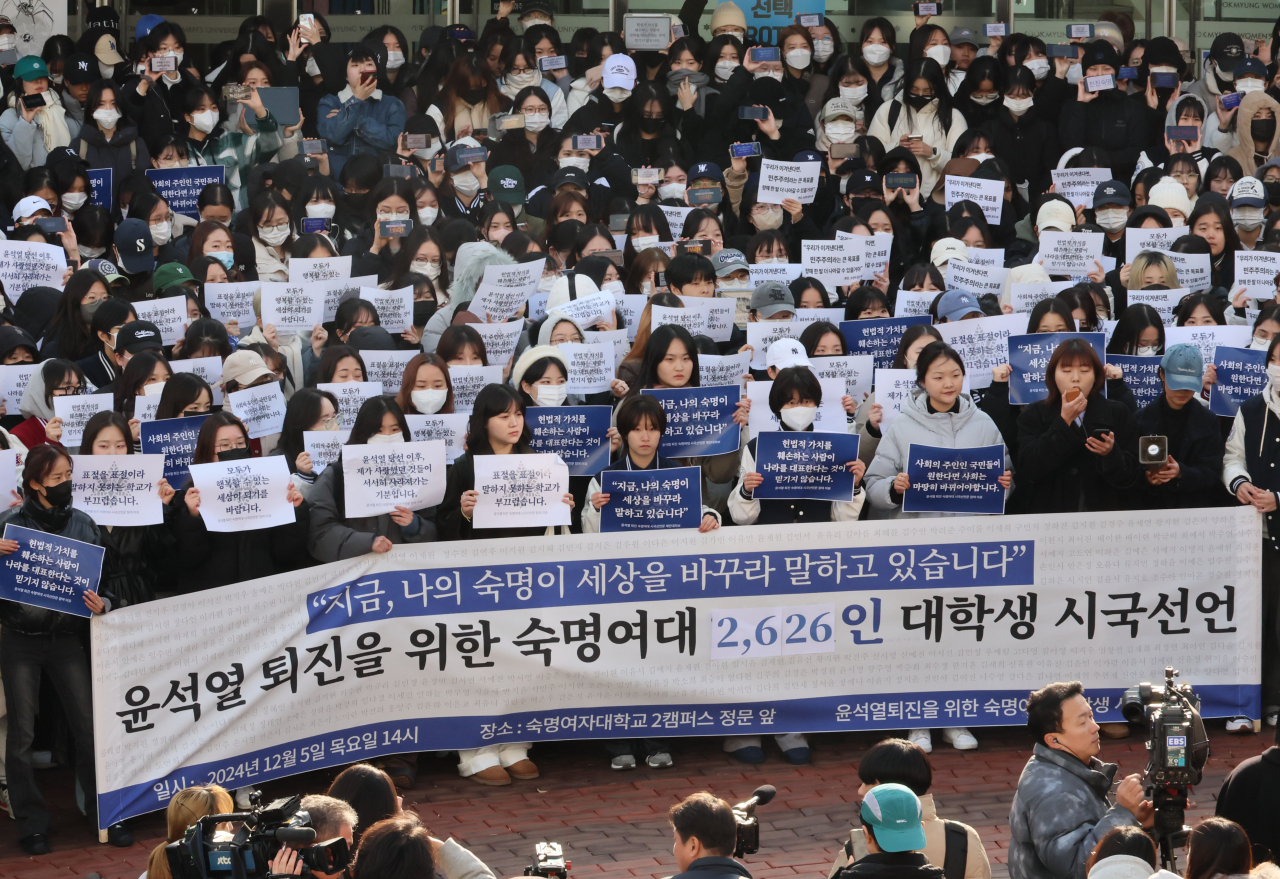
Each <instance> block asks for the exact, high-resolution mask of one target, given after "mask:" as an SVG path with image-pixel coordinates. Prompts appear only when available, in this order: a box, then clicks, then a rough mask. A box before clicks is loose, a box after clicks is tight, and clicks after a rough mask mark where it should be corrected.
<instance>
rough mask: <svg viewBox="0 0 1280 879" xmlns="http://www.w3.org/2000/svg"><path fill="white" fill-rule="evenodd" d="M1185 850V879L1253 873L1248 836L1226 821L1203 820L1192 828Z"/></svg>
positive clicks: (1204, 878)
mask: <svg viewBox="0 0 1280 879" xmlns="http://www.w3.org/2000/svg"><path fill="white" fill-rule="evenodd" d="M1187 848H1188V852H1187V869H1186V872H1185V875H1186V877H1187V879H1211V877H1213V876H1220V875H1225V876H1230V875H1233V874H1237V873H1248V872H1249V871H1250V870H1252V869H1253V851H1252V849H1251V848H1250V846H1249V835H1248V834H1247V833H1245V831H1244V828H1243V827H1241V826H1240V825H1239V824H1237V823H1236V822H1234V821H1229V820H1228V819H1226V818H1218V817H1213V818H1206V819H1204V820H1203V821H1201V822H1200V823H1199V824H1197V825H1196V826H1195V827H1192V828H1191V836H1190V837H1188V839H1187Z"/></svg>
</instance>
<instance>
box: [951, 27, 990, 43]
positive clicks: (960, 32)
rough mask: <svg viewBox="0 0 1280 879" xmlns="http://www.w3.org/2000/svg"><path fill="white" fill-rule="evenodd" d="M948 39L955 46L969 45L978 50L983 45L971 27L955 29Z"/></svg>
mask: <svg viewBox="0 0 1280 879" xmlns="http://www.w3.org/2000/svg"><path fill="white" fill-rule="evenodd" d="M948 39H949V40H950V42H951V45H953V46H958V45H960V44H961V43H968V44H969V45H970V46H973V47H974V48H977V47H979V46H981V45H982V44H981V43H979V42H978V32H977V31H975V30H974V29H973V28H971V27H953V28H952V29H951V35H950V37H948Z"/></svg>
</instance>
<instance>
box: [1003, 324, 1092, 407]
mask: <svg viewBox="0 0 1280 879" xmlns="http://www.w3.org/2000/svg"><path fill="white" fill-rule="evenodd" d="M1067 339H1084V340H1085V341H1086V342H1088V343H1089V344H1090V345H1092V346H1093V350H1094V352H1095V353H1096V354H1097V355H1098V362H1099V363H1106V362H1107V339H1106V334H1105V333H1032V334H1031V335H1028V336H1010V337H1009V404H1010V405H1011V406H1026V405H1029V404H1031V403H1036V402H1038V401H1040V400H1043V399H1045V398H1046V397H1048V396H1049V387H1048V386H1047V385H1046V384H1045V380H1044V373H1045V370H1046V369H1047V368H1048V367H1049V360H1050V358H1052V357H1053V352H1054V351H1056V350H1058V346H1059V345H1061V344H1062V343H1063V342H1065V341H1067ZM1103 395H1104V396H1105V395H1106V385H1105V384H1104V385H1103Z"/></svg>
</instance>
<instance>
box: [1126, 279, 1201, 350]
mask: <svg viewBox="0 0 1280 879" xmlns="http://www.w3.org/2000/svg"><path fill="white" fill-rule="evenodd" d="M1186 295H1187V291H1186V290H1185V289H1177V290H1130V291H1129V304H1130V305H1137V304H1139V303H1142V304H1143V305H1150V306H1151V307H1152V308H1154V309H1155V310H1156V313H1158V314H1159V315H1160V320H1161V321H1163V322H1164V325H1165V326H1166V327H1171V326H1173V310H1174V309H1175V308H1177V307H1178V303H1179V302H1181V301H1182V297H1183V296H1186ZM1166 350H1168V349H1167V348H1166Z"/></svg>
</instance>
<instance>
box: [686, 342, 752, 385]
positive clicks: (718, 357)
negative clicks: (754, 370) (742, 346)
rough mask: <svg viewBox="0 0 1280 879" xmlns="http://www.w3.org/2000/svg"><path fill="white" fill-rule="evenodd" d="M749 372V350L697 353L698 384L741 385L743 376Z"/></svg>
mask: <svg viewBox="0 0 1280 879" xmlns="http://www.w3.org/2000/svg"><path fill="white" fill-rule="evenodd" d="M750 372H751V352H750V351H743V352H741V353H740V354H699V355H698V384H699V385H701V386H702V387H704V388H720V387H724V386H725V385H737V386H738V387H742V384H743V382H744V381H745V379H744V378H743V376H746V375H748V374H750Z"/></svg>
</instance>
